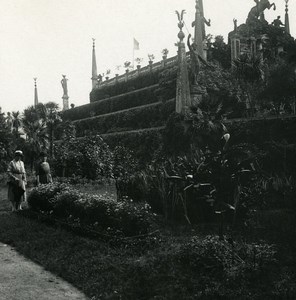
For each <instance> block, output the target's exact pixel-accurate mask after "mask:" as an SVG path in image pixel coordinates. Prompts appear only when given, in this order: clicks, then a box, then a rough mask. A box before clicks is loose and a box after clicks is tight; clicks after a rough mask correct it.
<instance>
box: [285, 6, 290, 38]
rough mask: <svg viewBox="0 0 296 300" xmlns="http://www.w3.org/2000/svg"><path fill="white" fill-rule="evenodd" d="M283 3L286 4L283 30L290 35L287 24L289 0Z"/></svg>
mask: <svg viewBox="0 0 296 300" xmlns="http://www.w3.org/2000/svg"><path fill="white" fill-rule="evenodd" d="M285 2H286V9H285V11H286V14H285V30H286V32H287V33H289V34H290V23H289V14H288V2H289V0H285Z"/></svg>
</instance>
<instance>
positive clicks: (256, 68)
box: [233, 55, 264, 116]
mask: <svg viewBox="0 0 296 300" xmlns="http://www.w3.org/2000/svg"><path fill="white" fill-rule="evenodd" d="M233 67H234V75H235V76H236V77H237V79H238V81H239V85H240V87H241V89H242V91H243V93H244V94H245V96H246V108H247V111H248V115H250V116H254V113H255V106H256V99H257V96H258V95H259V92H260V90H261V89H262V86H263V85H262V82H263V77H264V76H263V64H262V60H261V57H260V56H254V55H251V56H249V55H242V56H241V57H240V58H238V59H237V60H234V61H233Z"/></svg>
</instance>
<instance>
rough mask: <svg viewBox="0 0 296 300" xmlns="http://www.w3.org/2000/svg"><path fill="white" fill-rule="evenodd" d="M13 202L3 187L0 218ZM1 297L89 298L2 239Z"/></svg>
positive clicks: (28, 299)
mask: <svg viewBox="0 0 296 300" xmlns="http://www.w3.org/2000/svg"><path fill="white" fill-rule="evenodd" d="M9 210H10V205H9V203H8V201H7V200H6V191H5V189H3V188H1V187H0V218H1V214H7V213H10V212H8V211H9ZM0 299H1V300H36V299H38V300H87V299H88V298H87V297H86V296H85V295H84V294H83V293H81V292H80V291H78V290H77V289H76V288H75V287H73V286H72V285H70V284H69V283H67V282H66V281H64V280H62V279H61V278H59V277H57V276H55V275H53V274H51V273H50V272H48V271H46V270H44V269H43V268H42V267H41V266H39V265H38V264H36V263H34V262H32V261H31V260H29V259H27V258H26V257H24V256H22V255H20V254H19V253H18V252H17V251H16V250H14V248H13V247H11V246H9V245H6V244H3V243H0Z"/></svg>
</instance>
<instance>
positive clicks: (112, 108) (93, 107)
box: [63, 85, 169, 121]
mask: <svg viewBox="0 0 296 300" xmlns="http://www.w3.org/2000/svg"><path fill="white" fill-rule="evenodd" d="M157 88H158V85H153V86H150V87H147V88H144V89H141V90H137V91H133V92H130V93H126V94H121V95H118V96H114V97H111V98H107V99H104V100H101V101H97V102H93V103H89V104H86V105H82V106H78V107H75V108H73V109H69V110H66V111H64V112H63V119H64V120H71V121H73V120H79V119H84V118H89V117H92V116H98V115H103V114H107V113H111V112H116V111H120V110H123V109H128V108H132V107H136V106H141V105H145V104H150V103H155V102H157V101H159V96H158V95H157ZM162 98H163V97H162ZM168 99H169V98H168V97H166V100H168Z"/></svg>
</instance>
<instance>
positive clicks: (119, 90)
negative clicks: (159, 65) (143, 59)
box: [90, 71, 160, 102]
mask: <svg viewBox="0 0 296 300" xmlns="http://www.w3.org/2000/svg"><path fill="white" fill-rule="evenodd" d="M159 73H160V71H156V72H151V73H146V74H142V75H140V76H138V77H136V78H133V79H129V80H128V81H127V82H119V83H117V84H115V85H112V86H106V87H103V88H100V89H94V90H92V91H91V93H90V102H95V101H99V100H102V99H105V98H109V97H112V96H116V95H120V94H125V93H128V92H130V91H133V90H137V89H141V88H144V87H147V86H150V85H154V84H157V83H158V81H159Z"/></svg>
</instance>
